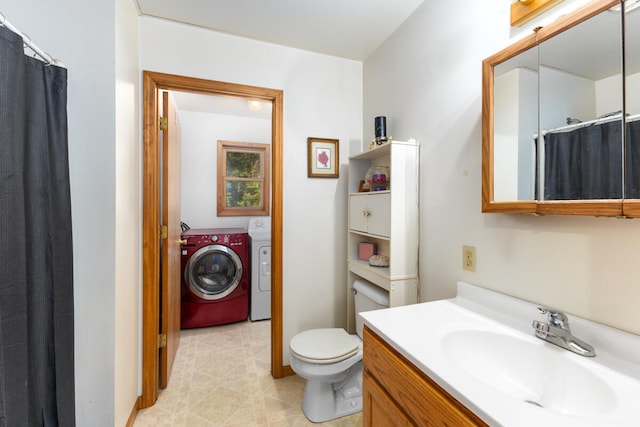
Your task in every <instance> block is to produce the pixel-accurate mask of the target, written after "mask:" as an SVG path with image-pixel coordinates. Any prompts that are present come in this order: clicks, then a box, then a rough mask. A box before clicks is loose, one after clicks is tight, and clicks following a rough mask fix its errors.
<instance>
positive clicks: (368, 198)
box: [349, 191, 391, 237]
mask: <svg viewBox="0 0 640 427" xmlns="http://www.w3.org/2000/svg"><path fill="white" fill-rule="evenodd" d="M349 228H350V229H351V230H355V231H360V232H363V233H369V234H375V235H377V236H384V237H389V236H390V235H391V194H390V193H389V192H387V191H385V192H380V193H376V192H371V193H363V194H352V195H350V196H349Z"/></svg>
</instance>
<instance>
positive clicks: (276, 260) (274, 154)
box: [138, 71, 291, 408]
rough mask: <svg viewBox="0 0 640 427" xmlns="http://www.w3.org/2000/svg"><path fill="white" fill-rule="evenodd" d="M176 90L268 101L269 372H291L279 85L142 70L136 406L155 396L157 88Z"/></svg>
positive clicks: (151, 401) (148, 402)
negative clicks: (285, 345) (286, 358)
mask: <svg viewBox="0 0 640 427" xmlns="http://www.w3.org/2000/svg"><path fill="white" fill-rule="evenodd" d="M159 90H176V91H183V92H194V93H200V94H204V95H222V96H225V95H226V96H233V97H240V98H247V99H261V100H264V101H270V102H271V104H272V115H271V165H272V167H271V194H272V204H271V206H272V208H271V263H272V264H271V374H272V375H273V377H274V378H282V377H283V376H285V375H289V374H291V369H290V368H289V366H284V365H283V363H282V354H283V353H282V340H283V338H282V335H283V323H282V192H283V173H282V169H283V156H282V150H283V136H282V135H283V102H284V93H283V91H282V90H278V89H267V88H261V87H256V86H247V85H240V84H235V83H225V82H219V81H214V80H205V79H199V78H193V77H185V76H178V75H173V74H165V73H158V72H153V71H143V153H142V168H143V172H142V394H141V396H140V398H139V400H138V402H139V408H146V407H149V406H151V405H153V404H154V403H155V402H156V400H157V399H158V394H159V390H158V387H159V381H158V368H159V364H158V319H159V315H160V307H159V303H158V296H159V292H160V289H159V278H160V276H159V269H160V244H159V242H160V218H159V216H160V198H159V195H158V191H159V188H160V169H159V163H158V159H159V154H160V150H159V138H158V133H159V130H160V129H159V123H158V119H157V112H158V102H159V100H158V91H159Z"/></svg>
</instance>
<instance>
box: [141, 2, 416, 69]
mask: <svg viewBox="0 0 640 427" xmlns="http://www.w3.org/2000/svg"><path fill="white" fill-rule="evenodd" d="M422 2H423V0H262V1H257V0H180V1H176V0H137V3H138V8H139V10H140V13H141V14H142V15H144V16H153V17H157V18H163V19H168V20H171V21H176V22H182V23H185V24H191V25H195V26H198V27H203V28H209V29H212V30H215V31H219V32H222V33H227V34H232V35H236V36H240V37H246V38H250V39H254V40H259V41H263V42H268V43H274V44H279V45H283V46H289V47H293V48H298V49H304V50H308V51H311V52H317V53H322V54H327V55H332V56H338V57H342V58H348V59H353V60H357V61H364V60H365V59H366V58H367V57H368V56H369V55H370V54H371V53H372V52H373V51H374V50H375V49H376V48H378V46H380V45H381V44H382V42H384V40H385V39H387V38H388V37H389V36H390V35H391V34H392V33H393V31H394V30H395V29H396V28H398V27H399V26H400V24H402V22H404V20H405V19H407V17H409V15H411V14H412V13H413V11H414V10H415V9H416V8H417V7H418V6H420V4H421V3H422Z"/></svg>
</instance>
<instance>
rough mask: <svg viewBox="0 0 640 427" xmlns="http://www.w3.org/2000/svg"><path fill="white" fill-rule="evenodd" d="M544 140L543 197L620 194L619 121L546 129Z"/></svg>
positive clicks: (577, 198) (554, 198) (565, 198)
mask: <svg viewBox="0 0 640 427" xmlns="http://www.w3.org/2000/svg"><path fill="white" fill-rule="evenodd" d="M544 141H545V142H544V143H545V151H544V156H545V166H544V169H545V170H544V174H545V175H544V200H589V199H621V198H622V124H621V122H620V121H612V122H607V123H601V124H593V125H590V126H585V127H582V128H578V129H575V130H572V131H569V132H549V133H548V134H546V135H545V137H544Z"/></svg>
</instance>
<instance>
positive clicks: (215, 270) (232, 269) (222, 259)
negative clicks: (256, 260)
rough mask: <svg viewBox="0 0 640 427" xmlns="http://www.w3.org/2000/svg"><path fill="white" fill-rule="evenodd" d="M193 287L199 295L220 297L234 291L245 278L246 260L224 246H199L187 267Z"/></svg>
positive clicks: (200, 296) (186, 272)
mask: <svg viewBox="0 0 640 427" xmlns="http://www.w3.org/2000/svg"><path fill="white" fill-rule="evenodd" d="M184 278H185V282H186V283H187V286H188V287H189V290H190V291H191V292H193V294H194V295H196V296H197V297H199V298H202V299H206V300H218V299H220V298H224V297H226V296H227V295H229V294H230V293H231V292H233V291H234V290H235V289H236V288H237V287H238V285H239V284H240V279H241V278H242V262H241V261H240V257H239V256H238V254H237V253H235V251H234V250H233V249H231V248H228V247H226V246H222V245H209V246H205V247H202V248H200V249H198V250H197V251H196V252H195V253H194V254H193V255H192V256H191V258H189V261H188V262H187V265H186V266H185V269H184Z"/></svg>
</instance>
